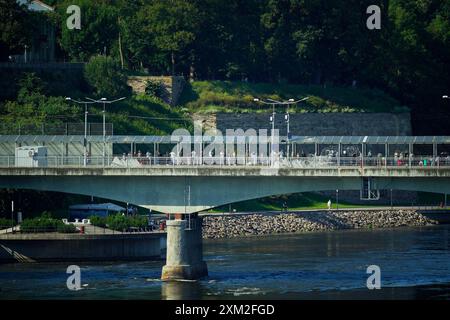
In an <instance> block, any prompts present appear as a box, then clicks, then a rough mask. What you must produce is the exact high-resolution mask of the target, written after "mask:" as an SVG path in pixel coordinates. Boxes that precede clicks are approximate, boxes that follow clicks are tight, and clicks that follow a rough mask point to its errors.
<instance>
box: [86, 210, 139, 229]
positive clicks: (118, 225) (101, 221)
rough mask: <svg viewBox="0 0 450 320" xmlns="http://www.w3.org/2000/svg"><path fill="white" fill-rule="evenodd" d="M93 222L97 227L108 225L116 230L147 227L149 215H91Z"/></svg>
mask: <svg viewBox="0 0 450 320" xmlns="http://www.w3.org/2000/svg"><path fill="white" fill-rule="evenodd" d="M89 219H90V220H91V224H92V225H94V226H97V227H108V228H109V229H112V230H116V231H124V230H128V229H129V228H145V227H147V226H148V222H147V217H145V216H141V215H133V216H124V215H122V214H121V213H117V214H114V215H110V216H108V217H98V216H91V217H89Z"/></svg>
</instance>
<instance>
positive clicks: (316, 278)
mask: <svg viewBox="0 0 450 320" xmlns="http://www.w3.org/2000/svg"><path fill="white" fill-rule="evenodd" d="M204 255H205V260H206V262H207V264H208V268H209V277H208V278H207V279H204V280H201V281H197V282H175V283H163V282H161V281H159V277H160V273H161V267H162V265H163V261H149V262H103V263H92V262H89V263H78V265H79V266H80V268H81V283H82V289H81V290H78V291H70V290H68V289H67V287H66V280H67V277H68V276H69V275H68V274H66V268H67V266H68V263H33V264H5V265H0V298H1V299H181V298H182V299H417V298H421V299H424V298H425V299H450V225H441V226H430V227H420V228H397V229H383V230H343V231H330V232H317V233H306V234H290V235H273V236H264V237H249V238H240V239H222V240H207V241H204ZM369 265H377V266H379V267H380V270H381V287H382V288H381V289H380V290H368V289H367V287H366V280H367V278H368V276H369V274H367V272H366V271H367V267H368V266H369Z"/></svg>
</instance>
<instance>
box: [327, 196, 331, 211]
mask: <svg viewBox="0 0 450 320" xmlns="http://www.w3.org/2000/svg"><path fill="white" fill-rule="evenodd" d="M327 207H328V210H331V199H329V200H328V202H327Z"/></svg>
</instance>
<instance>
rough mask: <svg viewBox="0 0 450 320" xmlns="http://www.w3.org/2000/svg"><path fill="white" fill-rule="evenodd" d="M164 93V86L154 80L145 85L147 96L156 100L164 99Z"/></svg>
mask: <svg viewBox="0 0 450 320" xmlns="http://www.w3.org/2000/svg"><path fill="white" fill-rule="evenodd" d="M163 93H164V88H163V85H162V83H161V82H160V81H153V80H147V82H146V84H145V94H146V95H149V96H152V97H156V98H162V96H163Z"/></svg>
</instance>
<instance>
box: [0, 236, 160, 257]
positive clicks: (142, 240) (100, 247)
mask: <svg viewBox="0 0 450 320" xmlns="http://www.w3.org/2000/svg"><path fill="white" fill-rule="evenodd" d="M165 240H166V234H165V233H157V234H125V235H123V234H122V235H80V234H57V233H55V234H15V235H11V234H9V235H1V236H0V262H7V261H18V260H20V259H23V257H26V258H29V259H31V260H35V261H77V260H79V261H90V260H106V261H107V260H147V259H151V260H153V259H157V260H159V259H162V257H163V256H164V254H165V249H166V245H165V244H166V241H165ZM11 251H13V252H14V255H13V254H12V253H11Z"/></svg>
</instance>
